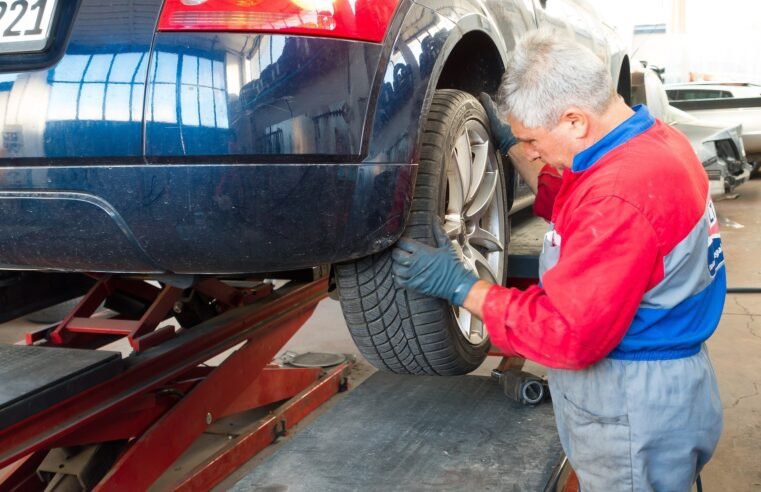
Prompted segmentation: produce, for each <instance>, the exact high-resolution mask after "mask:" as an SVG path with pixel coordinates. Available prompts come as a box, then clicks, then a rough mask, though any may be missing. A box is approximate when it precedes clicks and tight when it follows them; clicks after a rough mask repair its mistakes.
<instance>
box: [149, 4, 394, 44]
mask: <svg viewBox="0 0 761 492" xmlns="http://www.w3.org/2000/svg"><path fill="white" fill-rule="evenodd" d="M398 3H399V0H165V2H164V8H163V10H162V11H161V17H160V19H159V25H158V29H159V31H231V32H277V33H283V34H305V35H311V36H325V37H333V38H346V39H356V40H362V41H372V42H375V43H378V42H380V41H382V40H383V36H384V35H385V34H386V28H387V27H388V24H389V22H390V21H391V16H392V15H393V14H394V10H395V9H396V6H397V4H398Z"/></svg>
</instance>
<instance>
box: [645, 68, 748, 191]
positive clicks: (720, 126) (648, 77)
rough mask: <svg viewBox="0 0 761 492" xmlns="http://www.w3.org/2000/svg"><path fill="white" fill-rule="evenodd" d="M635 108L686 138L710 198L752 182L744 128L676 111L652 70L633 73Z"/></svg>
mask: <svg viewBox="0 0 761 492" xmlns="http://www.w3.org/2000/svg"><path fill="white" fill-rule="evenodd" d="M632 104H633V105H634V104H645V105H646V106H647V107H648V109H650V112H651V113H652V115H653V116H655V117H656V118H658V119H660V120H662V121H663V122H665V123H667V124H669V125H671V126H673V127H674V128H676V129H677V130H679V131H681V132H682V133H684V134H685V135H686V136H687V138H688V139H689V140H690V143H691V144H692V147H693V148H694V149H695V153H696V154H697V155H698V158H700V160H701V162H702V163H703V167H704V168H705V170H706V173H707V174H708V178H709V179H710V180H711V194H713V195H718V194H722V193H731V192H733V191H734V190H735V189H736V188H737V187H738V186H740V185H741V184H742V183H744V182H745V181H747V180H748V179H749V178H750V173H751V171H752V166H751V165H750V164H749V163H748V161H747V158H746V155H745V148H744V146H743V141H742V138H741V136H742V129H743V126H742V124H738V123H724V122H722V123H716V122H712V121H705V120H703V119H699V118H696V117H695V116H692V115H689V114H687V113H685V112H684V111H681V110H679V109H677V108H675V107H674V106H672V105H671V104H669V100H668V97H667V96H666V90H665V89H664V86H663V83H662V82H661V80H660V78H659V77H658V75H657V74H656V73H655V72H654V71H653V70H651V69H645V70H644V71H642V70H635V71H634V72H632Z"/></svg>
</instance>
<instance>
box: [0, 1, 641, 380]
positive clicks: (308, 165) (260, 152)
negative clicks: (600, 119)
mask: <svg viewBox="0 0 761 492" xmlns="http://www.w3.org/2000/svg"><path fill="white" fill-rule="evenodd" d="M539 26H549V27H553V26H554V28H556V29H559V30H564V31H568V32H570V33H572V34H573V35H574V36H576V38H577V39H579V40H581V41H582V42H584V43H586V44H587V45H588V46H590V47H591V48H592V49H593V50H594V51H595V52H597V53H598V54H599V55H600V56H601V57H603V58H604V59H606V60H607V61H608V62H609V63H610V67H611V73H612V75H613V77H614V80H617V81H618V84H619V92H621V94H622V95H624V96H625V97H628V92H629V65H628V59H627V58H626V56H625V53H624V52H623V50H622V49H621V47H620V45H618V44H616V43H615V42H614V41H611V40H612V39H613V38H612V37H611V31H610V29H609V28H608V27H606V26H605V25H603V24H602V23H600V22H599V21H598V19H597V18H596V17H595V16H594V14H593V13H592V12H591V11H590V10H589V9H588V7H586V6H585V4H583V3H581V2H580V1H572V0H442V1H436V0H418V1H409V0H258V1H253V0H113V1H109V2H103V1H101V0H15V1H2V2H0V111H1V113H0V114H1V115H2V116H1V118H2V119H0V121H1V122H2V123H1V124H2V138H3V141H2V149H1V154H2V157H0V160H1V161H2V168H1V169H0V268H2V269H3V270H7V271H8V272H18V271H22V270H39V271H58V272H115V273H129V274H139V275H145V276H149V277H151V276H152V277H159V276H163V277H161V278H168V277H167V275H174V277H172V278H177V277H176V276H182V275H186V274H204V275H216V276H225V277H228V278H234V277H242V276H250V275H251V274H262V273H264V272H266V273H267V275H270V276H273V275H276V274H280V273H281V272H284V271H292V270H297V269H301V268H305V267H310V266H313V265H324V264H330V265H333V271H334V275H335V278H336V283H337V285H338V291H339V294H340V297H341V302H342V306H343V310H344V314H345V317H346V321H347V323H348V325H349V327H350V330H351V332H352V336H353V337H354V339H355V341H356V342H357V345H358V346H359V348H360V349H361V350H362V352H363V353H364V354H365V355H366V356H367V358H368V359H369V360H370V361H371V362H373V363H374V364H375V365H377V366H378V367H382V368H387V369H390V370H393V371H396V372H411V373H431V374H458V373H463V372H467V371H470V370H472V369H473V368H475V367H477V366H478V364H479V363H480V362H481V361H482V360H483V357H484V356H485V353H486V349H487V348H488V338H487V337H486V336H485V333H484V329H483V326H482V325H481V324H480V322H478V321H477V320H475V319H471V318H470V316H469V315H468V313H466V312H455V311H453V310H452V308H451V307H449V306H448V305H446V304H445V303H444V302H443V301H439V300H436V299H431V298H426V297H423V296H419V295H416V294H413V293H411V292H406V291H403V290H398V289H396V288H395V287H394V286H393V282H392V280H391V277H390V270H389V268H390V264H389V255H388V254H387V250H388V248H389V247H390V246H391V245H392V244H393V243H394V242H395V241H396V240H397V239H398V238H399V237H400V235H402V234H406V235H409V236H411V237H415V238H418V239H422V240H430V239H431V230H430V224H431V221H432V220H433V218H434V217H441V218H444V219H445V222H446V229H447V231H448V233H449V234H450V237H451V238H452V240H453V242H454V244H455V245H456V247H457V249H458V251H461V252H462V256H463V259H464V261H465V262H466V264H468V265H470V267H471V268H472V269H474V270H475V271H477V272H478V274H479V275H480V276H482V277H484V278H489V279H491V280H493V281H497V282H501V281H504V279H505V275H506V271H505V270H506V258H507V244H508V241H509V218H508V214H509V211H510V210H511V206H512V208H513V209H516V208H518V207H519V206H521V204H523V205H525V203H527V202H526V201H527V200H530V197H527V194H526V192H525V186H522V185H521V183H520V182H519V180H517V179H516V178H515V176H514V173H513V171H512V169H511V167H510V165H509V162H506V161H504V162H503V161H502V160H501V158H500V157H499V155H497V152H495V149H494V146H493V145H492V143H491V142H490V135H489V131H488V125H487V120H486V116H485V114H484V111H483V109H482V108H481V106H480V105H479V103H478V100H477V99H476V98H475V97H474V95H477V94H478V93H480V92H482V91H483V92H487V93H492V94H493V93H494V92H495V90H496V88H497V86H498V84H499V81H500V78H501V75H502V73H503V67H504V64H503V62H504V60H505V58H506V55H507V53H508V52H509V51H510V49H511V46H513V45H514V42H515V39H516V38H517V37H519V36H520V35H521V34H523V33H524V32H526V31H527V30H530V29H536V28H537V27H539ZM12 275H13V273H6V274H5V277H8V276H12Z"/></svg>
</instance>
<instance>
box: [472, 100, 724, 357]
mask: <svg viewBox="0 0 761 492" xmlns="http://www.w3.org/2000/svg"><path fill="white" fill-rule="evenodd" d="M634 109H635V114H634V115H632V116H631V117H630V118H628V119H627V120H626V121H624V122H623V123H622V124H620V125H619V126H618V127H616V128H615V129H613V130H612V131H611V132H610V133H608V134H607V135H606V136H605V137H603V138H602V139H601V140H599V141H598V142H596V143H595V144H594V145H592V146H591V147H589V148H588V149H586V150H584V151H583V152H581V153H579V154H577V155H576V156H575V157H574V160H573V164H572V166H571V168H570V169H566V170H564V172H563V174H562V180H557V179H556V177H553V174H552V172H550V171H547V170H545V172H543V173H542V174H540V178H539V186H538V192H537V195H538V199H537V205H536V206H535V211H536V212H537V213H539V214H540V215H545V218H547V219H549V220H550V222H551V226H550V231H549V232H548V233H547V234H546V236H545V240H544V247H543V250H542V255H541V257H540V285H538V286H533V287H530V288H529V289H527V290H524V291H521V290H518V289H512V288H506V287H501V286H493V287H492V288H491V289H490V290H489V292H488V294H487V297H486V301H485V304H484V308H483V316H484V323H485V325H486V328H487V330H488V332H489V336H490V337H491V341H492V343H493V344H494V345H496V346H497V347H499V348H500V349H502V351H503V352H505V353H506V354H516V355H520V356H522V357H525V358H527V359H530V360H533V361H536V362H539V363H540V364H543V365H546V366H548V367H553V368H563V369H582V368H585V367H588V366H590V365H592V364H594V363H595V362H597V361H599V360H601V359H603V358H605V357H609V358H613V359H626V360H663V359H676V358H682V357H688V356H690V355H693V354H696V353H697V352H698V351H700V347H701V345H702V343H703V342H704V341H705V340H706V339H707V338H708V337H709V336H711V334H712V333H713V332H714V330H715V329H716V326H717V325H718V323H719V318H720V316H721V312H722V309H723V306H724V297H725V294H726V270H725V268H724V254H723V251H722V247H721V239H720V237H719V229H718V223H717V218H716V212H715V210H714V207H713V203H712V202H711V198H710V191H709V185H708V178H707V176H706V173H705V171H704V170H703V166H702V165H701V163H700V161H699V160H698V158H697V156H696V155H695V152H694V151H693V149H692V146H691V145H690V143H689V141H688V140H687V139H686V138H685V137H684V135H682V134H681V133H679V132H678V131H677V130H675V129H673V128H671V127H670V126H668V125H667V124H665V123H663V122H662V121H660V120H656V119H655V118H653V117H652V116H651V115H650V113H649V111H648V110H647V108H646V107H644V106H638V107H635V108H634ZM558 184H559V186H558ZM550 211H551V215H550V216H547V214H548V213H550Z"/></svg>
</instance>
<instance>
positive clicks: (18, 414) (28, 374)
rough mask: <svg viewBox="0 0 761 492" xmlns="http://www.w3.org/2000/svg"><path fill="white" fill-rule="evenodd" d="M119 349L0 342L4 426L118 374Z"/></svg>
mask: <svg viewBox="0 0 761 492" xmlns="http://www.w3.org/2000/svg"><path fill="white" fill-rule="evenodd" d="M121 367H122V358H121V355H120V354H119V353H118V352H107V351H97V350H80V349H63V348H57V347H34V346H26V345H0V381H2V384H1V385H0V429H5V428H8V427H11V426H12V425H14V424H16V423H19V422H20V421H22V420H24V419H25V418H26V417H28V416H29V415H33V414H36V413H40V412H42V411H45V410H47V409H48V408H50V407H53V406H55V405H56V404H58V403H60V402H62V401H64V400H66V399H67V398H71V397H73V396H75V395H77V394H79V393H82V392H84V391H85V390H87V389H88V388H91V387H92V386H95V385H96V384H98V383H101V382H103V381H105V380H107V379H109V378H111V377H112V376H115V375H116V374H117V373H118V372H119V370H121Z"/></svg>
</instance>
